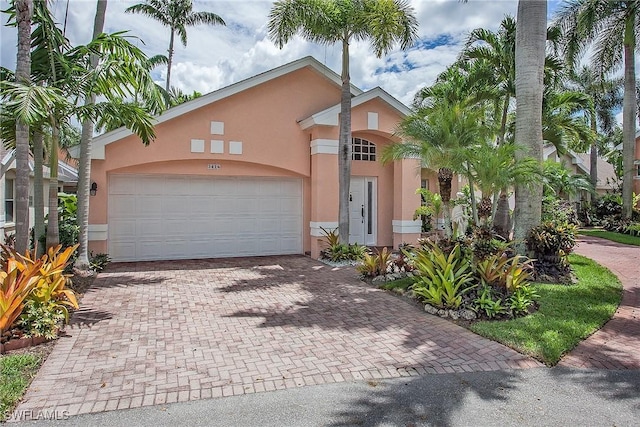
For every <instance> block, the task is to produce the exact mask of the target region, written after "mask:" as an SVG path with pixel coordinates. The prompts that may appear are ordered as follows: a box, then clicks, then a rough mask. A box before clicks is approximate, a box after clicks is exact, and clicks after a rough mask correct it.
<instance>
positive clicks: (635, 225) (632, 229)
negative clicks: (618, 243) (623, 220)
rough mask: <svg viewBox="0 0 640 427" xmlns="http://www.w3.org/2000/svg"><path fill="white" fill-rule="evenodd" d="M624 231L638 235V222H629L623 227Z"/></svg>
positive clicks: (639, 226) (639, 227) (639, 234)
mask: <svg viewBox="0 0 640 427" xmlns="http://www.w3.org/2000/svg"><path fill="white" fill-rule="evenodd" d="M625 233H627V234H631V235H632V236H638V237H640V222H634V223H632V224H629V225H628V226H627V228H626V229H625Z"/></svg>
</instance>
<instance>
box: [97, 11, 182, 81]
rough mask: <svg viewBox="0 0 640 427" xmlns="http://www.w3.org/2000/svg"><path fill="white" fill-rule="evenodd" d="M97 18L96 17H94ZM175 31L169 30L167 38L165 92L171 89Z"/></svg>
mask: <svg viewBox="0 0 640 427" xmlns="http://www.w3.org/2000/svg"><path fill="white" fill-rule="evenodd" d="M96 18H97V15H96ZM174 33H175V29H173V28H172V29H171V36H170V37H169V52H168V54H169V55H168V57H167V83H166V84H165V85H164V88H165V90H166V91H167V92H169V88H170V87H171V64H172V63H173V39H174V37H175V36H174Z"/></svg>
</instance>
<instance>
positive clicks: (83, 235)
mask: <svg viewBox="0 0 640 427" xmlns="http://www.w3.org/2000/svg"><path fill="white" fill-rule="evenodd" d="M106 12H107V0H98V5H97V8H96V16H95V19H94V21H93V40H95V39H97V38H98V35H99V34H100V33H102V31H103V29H104V20H105V16H106ZM90 64H91V69H93V70H95V69H96V68H97V66H98V55H91V58H90ZM95 102H96V94H95V93H94V92H92V93H90V94H88V96H87V97H86V99H85V105H92V104H94V103H95ZM93 128H94V123H93V121H91V120H85V121H84V122H83V123H82V136H81V138H80V161H79V163H78V166H79V167H78V196H79V197H78V225H79V227H80V232H79V233H78V243H79V245H78V258H77V259H76V262H75V266H76V267H78V268H81V269H86V268H88V267H89V253H88V245H89V199H90V194H89V190H90V186H91V139H92V137H93Z"/></svg>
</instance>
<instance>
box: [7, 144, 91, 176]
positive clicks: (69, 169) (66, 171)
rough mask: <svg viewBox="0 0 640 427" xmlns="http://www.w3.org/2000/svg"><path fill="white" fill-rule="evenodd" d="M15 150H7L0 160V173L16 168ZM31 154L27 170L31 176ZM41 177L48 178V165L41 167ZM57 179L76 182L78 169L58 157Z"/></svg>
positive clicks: (32, 167) (32, 165)
mask: <svg viewBox="0 0 640 427" xmlns="http://www.w3.org/2000/svg"><path fill="white" fill-rule="evenodd" d="M15 160H16V150H15V148H14V149H12V150H11V151H9V152H7V154H5V156H4V157H3V158H2V160H1V161H0V175H4V174H5V173H6V172H7V171H8V170H11V169H15V168H16V162H15ZM34 166H35V165H34V162H33V156H32V155H31V154H30V155H29V172H30V175H31V176H33V170H34ZM42 172H43V177H44V178H45V179H48V178H49V177H50V169H49V166H48V165H44V166H43V168H42ZM58 181H60V182H69V183H74V182H78V170H77V169H76V168H74V167H73V166H72V165H70V164H68V163H67V162H65V161H64V160H62V159H58Z"/></svg>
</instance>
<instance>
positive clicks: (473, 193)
mask: <svg viewBox="0 0 640 427" xmlns="http://www.w3.org/2000/svg"><path fill="white" fill-rule="evenodd" d="M467 180H468V181H469V198H471V218H472V219H473V225H478V224H479V223H480V221H479V219H478V202H477V201H476V191H475V188H474V184H473V177H472V176H471V174H468V175H467Z"/></svg>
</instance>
